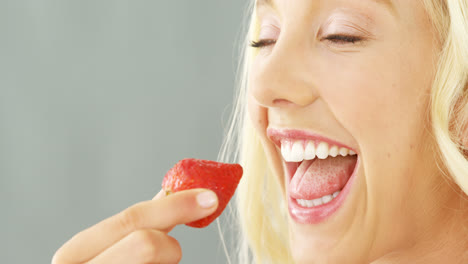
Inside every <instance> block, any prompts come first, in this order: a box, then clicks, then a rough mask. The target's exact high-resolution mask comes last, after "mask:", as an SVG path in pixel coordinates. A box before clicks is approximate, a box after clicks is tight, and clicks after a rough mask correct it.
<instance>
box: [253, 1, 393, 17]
mask: <svg viewBox="0 0 468 264" xmlns="http://www.w3.org/2000/svg"><path fill="white" fill-rule="evenodd" d="M275 1H295V0H256V1H255V2H256V3H255V5H256V7H257V9H258V8H260V7H261V6H269V7H272V8H274V9H276V7H277V5H276V2H275ZM309 1H320V0H309ZM326 1H330V0H326ZM348 1H351V0H348ZM355 1H363V2H366V1H368V2H374V3H377V4H379V5H382V6H384V7H385V8H388V9H389V10H390V11H391V12H392V13H393V14H395V12H396V10H395V5H394V3H393V0H355Z"/></svg>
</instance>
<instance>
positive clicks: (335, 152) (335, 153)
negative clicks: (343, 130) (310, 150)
mask: <svg viewBox="0 0 468 264" xmlns="http://www.w3.org/2000/svg"><path fill="white" fill-rule="evenodd" d="M328 154H329V155H330V156H332V157H336V156H338V147H337V146H333V147H331V148H330V152H329V153H328Z"/></svg>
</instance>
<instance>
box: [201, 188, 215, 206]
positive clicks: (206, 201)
mask: <svg viewBox="0 0 468 264" xmlns="http://www.w3.org/2000/svg"><path fill="white" fill-rule="evenodd" d="M217 200H218V197H216V194H215V193H214V192H212V191H205V192H202V193H199V194H198V195H197V203H198V204H199V205H200V206H201V207H202V208H210V207H212V206H213V205H214V204H215V203H216V201H217Z"/></svg>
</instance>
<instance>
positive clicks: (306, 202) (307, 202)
mask: <svg viewBox="0 0 468 264" xmlns="http://www.w3.org/2000/svg"><path fill="white" fill-rule="evenodd" d="M338 194H340V191H336V192H334V193H333V194H329V195H325V196H323V197H320V198H317V199H313V200H303V199H297V203H298V204H299V205H301V206H303V207H314V206H319V205H322V204H326V203H329V202H330V201H332V200H333V199H335V198H336V197H337V196H338Z"/></svg>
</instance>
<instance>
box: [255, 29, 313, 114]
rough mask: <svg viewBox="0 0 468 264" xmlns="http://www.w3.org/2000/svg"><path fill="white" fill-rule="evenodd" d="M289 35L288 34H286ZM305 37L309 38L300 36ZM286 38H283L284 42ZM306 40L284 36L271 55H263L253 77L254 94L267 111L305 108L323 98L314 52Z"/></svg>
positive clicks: (272, 48)
mask: <svg viewBox="0 0 468 264" xmlns="http://www.w3.org/2000/svg"><path fill="white" fill-rule="evenodd" d="M283 33H285V32H283ZM296 35H300V36H304V35H305V34H297V33H296ZM281 36H283V38H281ZM308 43H311V42H307V40H305V38H304V37H302V38H301V37H299V38H297V37H296V38H295V39H294V38H292V37H290V38H288V37H287V35H280V37H279V38H278V40H277V42H276V44H275V46H274V47H271V46H270V47H269V49H270V53H269V54H265V53H267V52H264V51H263V50H261V51H259V53H258V55H257V57H256V58H255V60H254V63H253V65H252V69H251V76H250V93H251V95H252V96H253V98H254V99H255V100H256V101H257V103H258V104H260V105H261V106H264V107H280V106H288V107H305V106H307V105H309V104H312V103H313V102H314V101H315V100H316V99H317V98H318V96H319V93H318V89H317V87H316V86H317V83H316V81H315V80H316V79H317V78H316V76H315V74H316V72H318V71H317V70H314V67H316V65H314V62H313V59H312V56H311V49H309V47H310V46H309V44H308Z"/></svg>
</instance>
